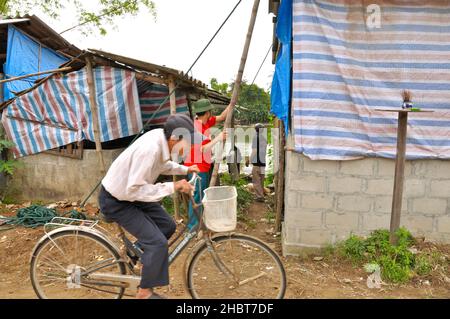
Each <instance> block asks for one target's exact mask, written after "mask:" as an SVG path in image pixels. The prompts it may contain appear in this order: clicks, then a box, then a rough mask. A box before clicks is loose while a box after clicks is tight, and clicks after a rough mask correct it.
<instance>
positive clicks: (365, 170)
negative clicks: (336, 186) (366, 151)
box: [339, 158, 376, 176]
mask: <svg viewBox="0 0 450 319" xmlns="http://www.w3.org/2000/svg"><path fill="white" fill-rule="evenodd" d="M375 163H376V160H375V159H373V158H365V159H362V160H355V161H341V162H340V170H339V171H340V172H341V173H342V174H346V175H356V176H372V175H373V174H374V166H375Z"/></svg>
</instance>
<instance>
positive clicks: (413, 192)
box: [403, 178, 450, 198]
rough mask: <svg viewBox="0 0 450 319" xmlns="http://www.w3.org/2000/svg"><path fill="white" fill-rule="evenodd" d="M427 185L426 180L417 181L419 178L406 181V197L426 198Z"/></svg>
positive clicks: (404, 191)
mask: <svg viewBox="0 0 450 319" xmlns="http://www.w3.org/2000/svg"><path fill="white" fill-rule="evenodd" d="M426 183H427V180H426V179H417V178H407V179H405V183H404V190H403V193H404V196H406V197H408V198H411V197H421V196H425V187H426ZM449 184H450V181H449Z"/></svg>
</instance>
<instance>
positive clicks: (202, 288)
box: [187, 234, 286, 299]
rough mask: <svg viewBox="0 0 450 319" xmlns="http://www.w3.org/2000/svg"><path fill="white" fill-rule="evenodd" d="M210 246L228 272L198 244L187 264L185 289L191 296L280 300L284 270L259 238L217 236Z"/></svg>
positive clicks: (283, 284)
mask: <svg viewBox="0 0 450 319" xmlns="http://www.w3.org/2000/svg"><path fill="white" fill-rule="evenodd" d="M212 245H213V247H214V249H215V251H216V253H217V256H218V257H219V259H220V261H221V262H222V263H223V264H224V265H225V266H226V269H228V271H225V272H224V271H221V269H220V267H219V266H218V265H217V261H215V260H214V258H213V254H212V253H211V252H210V251H208V248H207V245H206V243H205V244H204V245H203V246H201V247H200V248H199V249H198V250H197V251H196V252H195V253H194V256H193V257H192V259H191V262H190V264H189V266H188V272H187V276H188V278H187V279H188V280H187V281H188V282H187V284H188V289H189V292H190V294H191V296H192V298H194V299H215V298H218V299H222V298H223V299H254V298H255V299H281V298H283V297H284V294H285V291H286V272H285V270H284V267H283V264H282V263H281V260H280V258H279V257H278V255H277V254H276V253H275V252H274V251H273V250H272V249H271V248H270V247H268V246H267V245H266V244H265V243H263V242H262V241H260V240H258V239H256V238H253V237H248V236H245V235H237V234H236V235H234V234H233V235H229V236H225V235H224V236H219V237H215V238H213V239H212Z"/></svg>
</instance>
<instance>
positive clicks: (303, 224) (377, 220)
mask: <svg viewBox="0 0 450 319" xmlns="http://www.w3.org/2000/svg"><path fill="white" fill-rule="evenodd" d="M286 160H287V163H286V165H287V166H286V181H285V183H286V184H285V185H286V191H285V220H284V224H283V232H282V241H283V251H284V254H286V255H289V254H297V253H299V252H300V251H301V250H303V249H304V248H308V247H321V246H324V245H326V244H329V243H331V244H334V243H336V242H338V241H341V240H344V239H346V238H348V236H349V235H350V234H351V233H354V234H360V235H367V234H369V233H370V231H372V230H374V229H380V228H385V229H389V224H390V216H391V206H392V192H393V186H394V170H395V161H394V160H390V159H381V158H366V159H362V160H354V161H312V160H310V159H308V158H307V157H305V156H303V155H301V154H298V153H294V152H287V153H286ZM401 225H402V226H405V227H407V228H408V229H409V230H410V231H411V232H412V233H413V234H414V235H419V236H425V237H426V238H427V239H431V240H435V241H440V242H447V243H450V161H443V160H420V161H408V162H407V163H406V169H405V185H404V200H403V205H402V218H401Z"/></svg>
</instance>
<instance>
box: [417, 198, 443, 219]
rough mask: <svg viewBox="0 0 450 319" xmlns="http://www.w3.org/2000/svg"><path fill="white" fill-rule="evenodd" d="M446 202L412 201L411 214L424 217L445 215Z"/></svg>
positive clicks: (419, 199) (431, 199)
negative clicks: (418, 214)
mask: <svg viewBox="0 0 450 319" xmlns="http://www.w3.org/2000/svg"><path fill="white" fill-rule="evenodd" d="M447 207H448V205H447V200H446V199H439V198H416V199H413V200H412V212H413V213H420V214H424V215H445V214H446V212H447Z"/></svg>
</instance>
